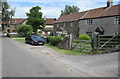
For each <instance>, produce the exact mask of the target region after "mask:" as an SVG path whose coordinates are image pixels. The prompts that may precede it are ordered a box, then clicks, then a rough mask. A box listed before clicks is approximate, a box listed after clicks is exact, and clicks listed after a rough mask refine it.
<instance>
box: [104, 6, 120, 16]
mask: <svg viewBox="0 0 120 79" xmlns="http://www.w3.org/2000/svg"><path fill="white" fill-rule="evenodd" d="M113 15H120V4H119V5H114V6H112V7H111V8H109V10H108V11H107V12H106V13H104V14H103V15H102V16H113Z"/></svg>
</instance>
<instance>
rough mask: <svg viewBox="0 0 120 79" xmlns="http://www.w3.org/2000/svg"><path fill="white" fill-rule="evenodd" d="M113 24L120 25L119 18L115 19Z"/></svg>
mask: <svg viewBox="0 0 120 79" xmlns="http://www.w3.org/2000/svg"><path fill="white" fill-rule="evenodd" d="M115 24H120V16H118V17H115Z"/></svg>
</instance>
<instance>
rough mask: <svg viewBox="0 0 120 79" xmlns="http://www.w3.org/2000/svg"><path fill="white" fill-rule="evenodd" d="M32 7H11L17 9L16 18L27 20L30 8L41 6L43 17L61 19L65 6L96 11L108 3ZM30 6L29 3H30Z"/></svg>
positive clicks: (76, 2)
mask: <svg viewBox="0 0 120 79" xmlns="http://www.w3.org/2000/svg"><path fill="white" fill-rule="evenodd" d="M33 3H34V4H33V5H31V6H27V5H24V6H20V4H17V3H12V4H10V6H12V8H16V12H15V18H26V17H27V16H26V12H29V10H30V8H32V7H33V6H35V5H39V6H40V7H42V10H41V12H43V16H46V17H47V18H59V15H60V13H61V10H63V9H64V7H65V5H68V4H71V5H75V6H78V7H79V8H80V11H85V10H89V9H94V8H99V7H105V6H106V3H98V2H93V0H92V1H88V0H80V1H75V2H70V3H69V2H67V3H65V2H58V3H55V2H44V3H42V2H41V3H42V4H40V3H38V2H37V3H35V2H33ZM28 4H29V3H28Z"/></svg>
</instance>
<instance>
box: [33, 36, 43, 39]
mask: <svg viewBox="0 0 120 79" xmlns="http://www.w3.org/2000/svg"><path fill="white" fill-rule="evenodd" d="M32 39H42V38H41V37H38V36H32Z"/></svg>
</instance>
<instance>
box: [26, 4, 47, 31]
mask: <svg viewBox="0 0 120 79" xmlns="http://www.w3.org/2000/svg"><path fill="white" fill-rule="evenodd" d="M40 10H41V7H39V6H36V7H32V8H31V9H30V12H29V13H26V15H27V16H28V18H27V22H26V23H27V24H28V25H31V26H32V27H33V31H34V32H35V33H37V29H43V28H44V27H45V21H44V19H43V18H42V12H39V11H40Z"/></svg>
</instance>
